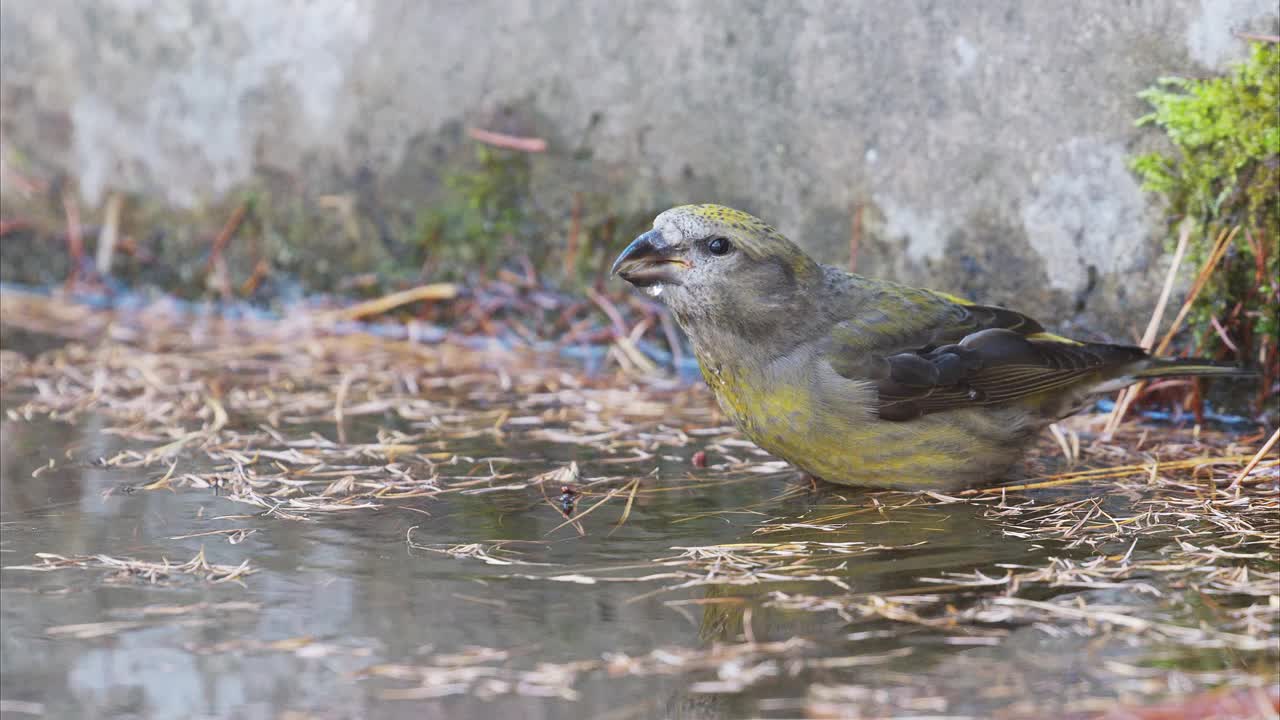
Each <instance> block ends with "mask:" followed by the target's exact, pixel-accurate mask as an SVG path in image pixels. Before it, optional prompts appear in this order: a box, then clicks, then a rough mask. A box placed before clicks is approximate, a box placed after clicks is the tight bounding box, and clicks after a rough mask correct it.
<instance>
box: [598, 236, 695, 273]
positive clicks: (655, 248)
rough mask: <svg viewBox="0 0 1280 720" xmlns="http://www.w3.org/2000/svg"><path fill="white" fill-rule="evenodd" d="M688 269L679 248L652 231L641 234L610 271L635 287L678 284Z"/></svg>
mask: <svg viewBox="0 0 1280 720" xmlns="http://www.w3.org/2000/svg"><path fill="white" fill-rule="evenodd" d="M688 267H689V261H688V260H685V259H684V257H683V254H682V253H681V252H680V250H679V248H676V247H674V246H672V245H670V244H668V243H667V242H666V241H664V240H663V239H662V233H660V232H658V231H657V230H650V231H649V232H647V233H645V234H643V235H641V236H640V237H638V238H636V239H635V240H632V241H631V244H630V245H628V246H627V249H626V250H623V251H622V254H621V255H619V256H618V259H617V260H616V261H614V263H613V270H611V271H610V272H611V273H612V274H614V275H617V276H619V277H621V278H622V279H623V280H626V281H627V282H629V283H631V284H632V285H635V286H636V287H649V286H650V285H656V284H658V283H666V284H671V285H679V284H680V281H681V274H682V271H683V270H684V269H686V268H688Z"/></svg>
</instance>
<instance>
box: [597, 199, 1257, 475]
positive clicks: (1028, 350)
mask: <svg viewBox="0 0 1280 720" xmlns="http://www.w3.org/2000/svg"><path fill="white" fill-rule="evenodd" d="M612 272H613V273H614V274H617V275H619V276H621V277H622V278H623V279H624V280H626V281H627V282H629V283H631V284H632V285H634V286H636V287H639V288H642V289H644V290H645V291H646V292H648V293H649V294H650V295H652V296H655V297H658V298H660V299H661V301H662V302H664V303H665V304H666V306H667V307H668V308H669V309H670V310H671V313H672V315H673V316H674V317H675V319H676V321H677V322H678V323H679V324H680V326H681V327H682V328H683V329H684V331H685V333H686V334H687V335H688V336H689V339H690V341H691V343H692V345H693V350H694V353H695V354H696V355H697V358H698V363H699V365H700V366H701V369H702V377H703V379H705V380H706V383H707V385H709V386H710V387H711V390H712V392H713V393H714V394H715V397H716V400H717V401H718V402H719V403H720V407H721V408H722V409H723V410H724V412H725V413H726V414H727V415H728V416H729V417H730V418H731V419H732V420H733V422H734V423H735V424H736V425H737V426H738V428H740V429H741V430H742V432H743V433H745V434H746V435H747V437H749V438H750V439H751V440H752V441H753V442H755V443H756V444H757V445H759V446H760V447H761V448H763V449H765V450H767V451H768V452H770V453H772V454H773V455H775V456H777V457H779V458H782V459H784V460H787V461H789V462H790V463H792V464H794V465H796V466H797V467H799V468H800V469H802V470H804V471H806V472H808V473H809V474H811V475H813V476H816V477H819V478H822V479H824V480H827V481H830V482H834V483H840V484H844V485H859V486H872V487H883V488H899V489H908V490H946V489H956V488H962V487H968V486H973V485H977V484H981V483H985V482H990V481H993V480H999V479H1001V478H1003V477H1004V476H1005V475H1006V474H1007V473H1008V472H1009V470H1010V468H1011V467H1012V466H1013V465H1014V463H1015V462H1017V461H1018V460H1019V459H1020V458H1021V456H1022V454H1023V453H1024V451H1025V450H1026V448H1027V446H1028V445H1029V444H1031V443H1032V442H1033V441H1034V439H1035V437H1036V435H1037V434H1038V433H1039V432H1040V431H1041V430H1042V429H1043V428H1044V427H1045V426H1046V425H1048V424H1049V423H1051V422H1053V421H1055V420H1058V419H1060V418H1062V417H1065V416H1067V415H1069V414H1071V413H1073V412H1075V411H1077V410H1079V409H1080V408H1082V407H1084V406H1085V405H1086V404H1087V400H1088V398H1089V396H1090V395H1092V394H1095V393H1100V392H1107V391H1111V390H1116V389H1119V388H1122V387H1124V386H1126V385H1129V384H1131V383H1133V382H1136V381H1138V380H1142V379H1149V378H1159V377H1168V376H1175V375H1223V376H1228V375H1241V374H1247V373H1245V372H1244V371H1242V370H1241V369H1240V368H1238V367H1235V366H1227V365H1222V364H1218V363H1214V362H1212V361H1208V360H1195V359H1191V360H1188V359H1171V358H1156V357H1151V356H1150V355H1148V354H1147V352H1146V351H1144V350H1143V349H1142V348H1139V347H1132V346H1128V345H1111V344H1106V343H1093V342H1078V341H1075V340H1070V339H1067V338H1064V337H1060V336H1058V335H1054V334H1051V333H1049V332H1046V331H1045V329H1044V328H1043V327H1042V326H1041V325H1040V323H1038V322H1036V321H1035V320H1033V319H1031V318H1030V317H1027V316H1026V315H1023V314H1022V313H1019V312H1015V311H1013V310H1008V309H1005V308H1002V307H994V306H989V305H978V304H974V303H970V302H967V301H965V300H963V299H961V298H958V297H955V296H953V295H948V294H946V293H941V292H936V291H933V290H925V289H920V288H914V287H908V286H906V285H900V284H898V283H894V282H889V281H886V280H876V279H873V278H868V277H863V276H861V275H855V274H853V273H850V272H846V271H844V270H841V269H839V268H835V267H831V266H828V265H821V264H819V263H817V262H815V261H814V260H812V259H811V258H810V257H809V256H808V255H806V254H805V253H804V252H803V251H802V250H801V249H800V248H799V247H798V246H797V245H796V244H795V243H793V242H791V241H790V240H788V239H787V238H786V237H784V236H783V235H782V234H781V233H779V232H778V231H777V230H775V229H774V228H772V227H770V226H769V225H768V224H766V223H764V222H763V221H761V220H759V219H757V218H755V217H753V216H751V215H749V214H747V213H745V212H741V211H738V210H733V209H731V208H727V207H723V206H720V205H685V206H682V207H677V208H672V209H671V210H667V211H666V212H664V213H662V214H661V215H658V217H657V219H655V220H654V223H653V229H652V230H650V231H648V232H646V233H644V234H643V235H641V236H640V237H638V238H636V239H635V240H634V241H633V242H632V243H631V244H630V245H628V246H627V248H626V249H625V250H623V251H622V254H621V255H620V256H619V257H618V259H617V262H616V263H614V266H613V271H612Z"/></svg>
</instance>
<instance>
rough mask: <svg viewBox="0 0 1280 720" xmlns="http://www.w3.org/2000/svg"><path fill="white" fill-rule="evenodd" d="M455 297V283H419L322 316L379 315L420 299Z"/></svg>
mask: <svg viewBox="0 0 1280 720" xmlns="http://www.w3.org/2000/svg"><path fill="white" fill-rule="evenodd" d="M456 297H458V286H457V285H454V284H453V283H432V284H430V285H420V286H418V287H416V288H410V289H408V290H401V291H400V292H395V293H391V294H390V295H385V296H383V297H380V298H375V299H373V300H368V301H366V302H362V303H359V304H356V305H352V306H351V307H349V308H344V309H342V310H335V311H333V312H329V313H325V314H324V315H322V317H323V318H324V319H328V320H359V319H361V318H364V317H369V316H370V315H381V314H382V313H385V312H387V311H388V310H394V309H396V308H398V307H400V306H401V305H408V304H409V303H411V302H418V301H420V300H452V299H454V298H456Z"/></svg>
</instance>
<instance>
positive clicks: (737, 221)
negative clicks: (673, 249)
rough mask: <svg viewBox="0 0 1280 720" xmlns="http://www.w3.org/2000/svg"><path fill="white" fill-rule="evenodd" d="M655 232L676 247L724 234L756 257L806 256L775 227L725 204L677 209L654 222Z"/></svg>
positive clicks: (662, 215) (685, 206) (674, 208)
mask: <svg viewBox="0 0 1280 720" xmlns="http://www.w3.org/2000/svg"><path fill="white" fill-rule="evenodd" d="M653 229H654V230H657V231H659V232H661V233H662V237H663V239H664V240H666V241H667V242H668V243H671V244H672V245H679V244H683V243H688V242H691V241H694V240H700V239H702V238H707V237H713V236H716V235H723V236H725V237H728V238H729V239H731V240H733V241H734V245H735V246H736V247H737V248H738V249H739V250H741V251H742V252H744V253H746V254H747V255H748V256H750V257H752V258H756V259H760V258H763V257H766V256H774V257H777V256H792V255H803V252H802V251H801V250H800V248H799V247H798V246H796V244H795V243H793V242H791V241H790V240H788V239H787V238H786V237H785V236H783V234H782V233H780V232H778V231H777V230H775V229H774V228H773V226H772V225H769V224H768V223H766V222H765V221H763V220H761V219H760V218H758V217H756V216H754V215H751V214H750V213H745V212H743V211H741V210H734V209H733V208H731V207H725V206H724V205H712V204H701V205H681V206H679V207H673V208H671V209H670V210H667V211H666V212H663V213H662V214H661V215H659V216H658V217H657V218H655V219H654V221H653Z"/></svg>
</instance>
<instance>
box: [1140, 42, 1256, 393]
mask: <svg viewBox="0 0 1280 720" xmlns="http://www.w3.org/2000/svg"><path fill="white" fill-rule="evenodd" d="M1140 97H1142V98H1143V99H1144V100H1146V101H1147V102H1148V103H1150V104H1151V106H1152V108H1153V110H1152V112H1151V113H1150V114H1148V115H1146V116H1145V117H1143V118H1141V119H1140V120H1139V121H1138V123H1139V124H1141V125H1154V126H1158V127H1159V128H1160V129H1162V130H1163V131H1164V132H1165V134H1166V135H1167V136H1168V139H1169V140H1170V142H1171V143H1172V145H1173V148H1172V150H1171V151H1168V152H1153V153H1148V154H1145V155H1141V156H1139V157H1137V158H1135V159H1134V161H1133V169H1134V170H1135V171H1136V172H1137V173H1138V174H1139V175H1140V176H1141V177H1142V180H1143V183H1144V187H1146V189H1148V190H1150V191H1152V192H1156V193H1159V194H1161V195H1163V196H1164V197H1165V198H1166V199H1167V201H1168V203H1169V206H1170V208H1171V209H1172V211H1173V213H1174V215H1175V221H1174V222H1173V223H1172V225H1171V228H1176V226H1177V224H1178V223H1179V222H1181V220H1182V219H1183V218H1189V219H1190V220H1191V221H1192V222H1193V223H1194V230H1193V232H1192V234H1191V236H1190V241H1189V243H1188V247H1187V255H1186V257H1187V264H1188V266H1190V267H1191V268H1193V269H1198V268H1199V267H1201V266H1202V265H1203V264H1204V263H1205V261H1206V260H1207V259H1208V258H1209V256H1210V253H1211V250H1212V247H1213V244H1214V241H1215V239H1216V238H1217V237H1218V236H1219V235H1220V234H1221V233H1222V232H1224V231H1230V230H1231V229H1234V228H1236V227H1239V231H1238V232H1237V234H1236V237H1235V240H1234V241H1233V245H1232V247H1231V248H1230V249H1229V250H1228V251H1227V254H1226V256H1225V257H1224V258H1223V260H1222V266H1221V267H1219V268H1217V269H1216V270H1215V271H1214V273H1213V275H1212V276H1211V279H1210V280H1209V283H1208V284H1207V285H1206V286H1205V288H1204V290H1203V291H1202V292H1201V293H1200V295H1199V297H1198V298H1197V300H1196V303H1195V305H1194V307H1193V309H1192V312H1191V314H1190V315H1189V318H1188V323H1189V325H1190V328H1191V330H1192V332H1193V333H1194V338H1195V342H1196V343H1197V345H1198V350H1199V352H1201V353H1206V354H1209V355H1212V356H1215V357H1234V359H1236V360H1237V361H1240V362H1245V363H1249V364H1251V365H1253V364H1257V365H1261V366H1262V368H1263V370H1264V374H1265V384H1264V389H1263V392H1264V394H1269V393H1270V392H1272V386H1273V384H1274V383H1275V381H1276V378H1277V367H1280V358H1277V344H1278V342H1280V320H1278V319H1277V307H1278V306H1280V250H1278V249H1277V243H1280V189H1278V188H1280V45H1277V44H1274V43H1265V42H1258V43H1254V44H1253V46H1252V48H1251V52H1250V56H1249V58H1248V60H1246V61H1244V62H1242V63H1239V64H1237V65H1236V66H1234V67H1233V68H1232V70H1231V71H1230V72H1228V73H1227V74H1226V75H1224V76H1222V77H1218V78H1212V79H1186V78H1165V79H1162V80H1160V82H1159V84H1158V85H1157V86H1155V87H1152V88H1150V89H1148V90H1146V91H1144V92H1142V93H1141V94H1140ZM1170 235H1171V239H1172V238H1173V237H1174V236H1176V235H1177V230H1176V229H1172V230H1171V233H1170ZM1215 321H1216V323H1217V325H1218V327H1215ZM1223 335H1225V336H1226V338H1227V339H1225V340H1224V339H1223ZM1228 341H1229V342H1230V344H1234V345H1235V349H1234V350H1233V349H1232V348H1231V347H1230V345H1229V344H1228Z"/></svg>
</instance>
